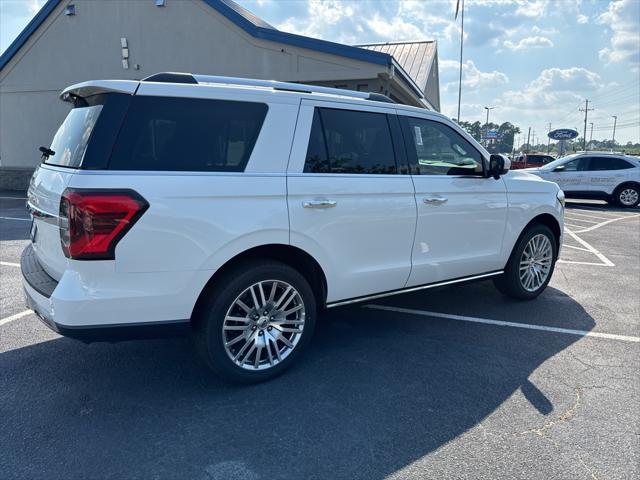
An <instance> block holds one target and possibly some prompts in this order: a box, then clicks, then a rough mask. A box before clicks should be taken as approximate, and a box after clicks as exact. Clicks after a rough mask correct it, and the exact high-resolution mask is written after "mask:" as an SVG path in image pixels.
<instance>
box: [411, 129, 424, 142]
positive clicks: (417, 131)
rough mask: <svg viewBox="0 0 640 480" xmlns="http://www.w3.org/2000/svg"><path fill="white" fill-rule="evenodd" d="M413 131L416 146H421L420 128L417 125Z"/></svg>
mask: <svg viewBox="0 0 640 480" xmlns="http://www.w3.org/2000/svg"><path fill="white" fill-rule="evenodd" d="M413 131H414V132H415V137H416V145H421V146H422V145H423V143H422V130H420V127H419V126H418V125H416V126H414V127H413Z"/></svg>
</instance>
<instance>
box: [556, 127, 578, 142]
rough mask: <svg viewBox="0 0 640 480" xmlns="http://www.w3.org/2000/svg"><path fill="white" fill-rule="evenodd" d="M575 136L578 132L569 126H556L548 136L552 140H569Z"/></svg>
mask: <svg viewBox="0 0 640 480" xmlns="http://www.w3.org/2000/svg"><path fill="white" fill-rule="evenodd" d="M577 136H578V132H576V131H575V130H573V129H571V128H558V129H557V130H552V131H551V132H549V138H550V139H552V140H571V139H572V138H576V137H577Z"/></svg>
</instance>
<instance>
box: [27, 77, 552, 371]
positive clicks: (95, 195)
mask: <svg viewBox="0 0 640 480" xmlns="http://www.w3.org/2000/svg"><path fill="white" fill-rule="evenodd" d="M61 97H62V99H63V100H64V101H67V102H69V103H70V104H71V105H72V107H73V108H72V109H71V111H70V113H69V115H68V116H67V118H66V120H65V121H64V122H63V124H62V125H61V127H60V129H59V130H58V132H57V133H56V135H55V137H54V139H53V142H52V144H51V146H50V147H42V148H41V151H42V152H43V157H44V158H43V160H44V161H43V164H42V165H41V166H40V167H39V168H38V169H37V171H36V172H35V173H34V175H33V178H32V181H31V185H30V188H29V192H28V208H29V210H30V212H31V213H32V215H33V219H34V221H33V227H32V241H31V243H30V245H29V246H28V247H27V248H26V250H25V252H24V254H23V256H22V261H21V265H22V273H23V279H24V289H25V292H26V297H27V302H28V305H29V306H30V307H31V308H32V309H33V310H34V311H35V312H36V313H37V315H38V316H39V317H40V318H41V319H42V320H43V321H44V322H45V323H46V324H47V325H48V326H49V327H51V328H52V329H53V330H55V331H57V332H59V333H61V334H63V335H67V336H70V337H75V338H79V339H83V340H85V341H92V340H109V341H113V340H116V339H118V338H125V339H129V338H135V337H146V336H159V335H163V334H166V333H172V334H173V333H175V332H176V331H181V332H187V331H191V332H192V334H193V335H194V337H195V340H196V345H197V346H198V348H199V351H200V353H201V355H202V357H203V359H204V360H205V362H206V363H207V364H208V365H209V366H210V367H211V368H212V369H213V370H214V371H216V372H217V373H218V374H220V375H221V376H222V377H224V378H225V379H227V380H231V381H237V382H245V383H248V382H256V381H261V380H265V379H267V378H270V377H272V376H274V375H277V374H278V373H280V372H282V371H283V369H285V368H287V366H288V365H289V364H291V363H292V362H293V361H294V360H295V358H296V357H297V356H298V355H299V354H300V353H301V351H302V350H303V349H304V347H305V345H306V344H307V342H308V341H309V339H310V337H311V335H312V332H313V329H314V324H315V321H316V314H317V312H318V311H319V310H320V309H323V308H331V307H338V306H340V305H346V304H351V303H354V302H362V301H366V300H370V299H373V298H379V297H384V296H388V295H395V294H398V293H402V292H410V291H416V290H421V289H428V288H430V287H435V286H441V285H447V284H454V283H458V282H465V281H471V280H478V279H488V278H493V279H494V280H495V282H496V285H497V286H498V288H499V289H500V290H501V291H502V292H504V293H506V294H509V295H511V296H514V297H516V298H520V299H531V298H534V297H536V296H537V295H539V294H540V293H541V292H542V291H543V290H544V288H545V287H546V286H547V284H548V282H549V280H550V278H551V275H552V273H553V269H554V265H555V261H556V259H557V257H558V252H559V249H560V245H561V244H562V226H563V211H564V205H563V199H564V198H563V196H562V192H561V191H560V189H559V188H558V186H557V185H555V184H554V183H551V182H546V181H543V180H540V179H539V178H538V177H535V176H533V175H528V174H526V173H515V172H511V173H509V174H508V175H505V174H506V173H507V170H505V166H504V162H503V159H502V158H501V157H499V156H491V157H490V156H489V154H488V153H487V152H486V151H485V150H484V149H483V148H482V147H481V146H480V145H479V144H478V143H477V142H476V141H475V140H473V138H472V137H471V136H469V135H468V134H466V133H465V132H464V131H463V130H462V129H460V128H459V127H458V126H457V125H456V124H454V123H452V122H451V121H450V120H449V119H447V118H446V117H445V116H443V115H440V114H438V113H435V112H432V111H427V110H424V109H420V108H414V107H408V106H404V105H398V104H395V103H393V102H392V101H390V100H389V99H387V98H386V97H382V96H381V95H378V94H369V93H365V92H349V91H345V90H336V89H330V88H324V87H315V86H309V85H300V84H290V83H281V82H268V81H259V80H246V79H233V78H225V77H210V76H200V75H191V74H158V75H155V76H152V77H150V78H147V79H145V80H143V81H139V82H138V81H93V82H86V83H82V84H78V85H74V86H72V87H69V88H67V89H66V90H65V91H64V92H63V93H62V95H61Z"/></svg>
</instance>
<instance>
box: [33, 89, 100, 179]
mask: <svg viewBox="0 0 640 480" xmlns="http://www.w3.org/2000/svg"><path fill="white" fill-rule="evenodd" d="M94 100H95V101H94V102H92V103H93V104H91V105H86V106H82V107H76V108H73V109H72V110H71V111H70V112H69V114H68V115H67V118H65V120H64V122H62V125H60V128H59V129H58V131H57V132H56V134H55V136H54V137H53V141H52V142H51V147H50V148H51V150H53V152H54V154H53V155H50V156H49V157H48V158H47V159H46V160H45V162H44V163H46V164H47V165H57V166H60V167H71V168H78V167H80V165H81V163H82V158H83V157H84V153H85V151H86V150H87V145H88V144H89V139H90V138H91V133H92V132H93V127H95V125H96V122H97V121H98V117H99V116H100V112H101V111H102V107H103V103H104V99H103V98H96V99H94Z"/></svg>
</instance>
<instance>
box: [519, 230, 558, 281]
mask: <svg viewBox="0 0 640 480" xmlns="http://www.w3.org/2000/svg"><path fill="white" fill-rule="evenodd" d="M552 262H553V248H552V246H551V241H550V240H549V237H547V236H546V235H543V234H541V233H539V234H537V235H535V236H533V237H532V238H531V240H529V242H528V243H527V245H526V246H525V247H524V251H523V252H522V257H520V268H519V274H520V283H521V284H522V287H523V288H524V289H525V290H527V291H528V292H535V291H536V290H538V289H539V288H540V287H542V285H544V283H545V282H546V281H547V278H548V277H549V273H550V272H551V264H552Z"/></svg>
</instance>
